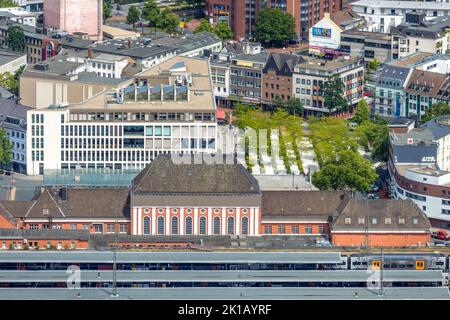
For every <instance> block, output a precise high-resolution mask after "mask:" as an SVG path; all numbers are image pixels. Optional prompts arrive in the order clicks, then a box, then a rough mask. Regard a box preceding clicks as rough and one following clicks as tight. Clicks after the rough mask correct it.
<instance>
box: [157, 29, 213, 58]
mask: <svg viewBox="0 0 450 320" xmlns="http://www.w3.org/2000/svg"><path fill="white" fill-rule="evenodd" d="M152 43H153V44H157V45H158V44H159V45H162V46H166V47H171V48H176V49H177V53H178V54H182V53H185V52H188V51H192V50H195V49H200V48H202V47H205V46H209V45H212V44H215V43H220V44H222V40H221V39H220V38H219V37H218V36H217V35H215V34H214V33H211V32H199V33H195V34H192V35H186V36H183V37H179V36H174V37H167V36H166V37H158V38H153V39H152Z"/></svg>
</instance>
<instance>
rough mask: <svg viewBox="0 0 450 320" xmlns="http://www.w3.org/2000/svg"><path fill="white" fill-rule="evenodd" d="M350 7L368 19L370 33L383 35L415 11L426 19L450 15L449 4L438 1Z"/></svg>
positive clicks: (364, 0)
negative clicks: (419, 12)
mask: <svg viewBox="0 0 450 320" xmlns="http://www.w3.org/2000/svg"><path fill="white" fill-rule="evenodd" d="M350 5H351V6H352V10H353V11H355V12H356V13H357V14H359V15H360V16H363V17H364V19H366V21H367V26H368V30H369V31H373V32H383V33H389V32H390V29H391V27H396V26H398V25H399V24H400V23H402V22H404V21H405V14H406V13H407V12H410V11H413V10H417V11H421V12H423V13H425V14H426V19H432V18H434V17H438V16H448V15H449V13H450V5H449V3H448V2H436V1H420V2H418V1H389V0H360V1H356V2H353V3H351V4H350Z"/></svg>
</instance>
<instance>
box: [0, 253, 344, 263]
mask: <svg viewBox="0 0 450 320" xmlns="http://www.w3.org/2000/svg"><path fill="white" fill-rule="evenodd" d="M0 261H2V262H61V263H63V262H65V263H72V262H79V263H84V262H86V263H88V262H105V263H112V261H113V252H112V251H71V252H66V251H61V252H52V251H40V252H36V251H0ZM117 261H118V262H122V263H140V262H146V263H148V262H149V261H151V262H152V263H341V255H340V254H339V253H338V252H264V251H258V252H230V251H225V252H217V251H216V252H176V251H169V252H162V251H160V252H132V251H119V252H117Z"/></svg>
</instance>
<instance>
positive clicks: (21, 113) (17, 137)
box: [0, 98, 32, 173]
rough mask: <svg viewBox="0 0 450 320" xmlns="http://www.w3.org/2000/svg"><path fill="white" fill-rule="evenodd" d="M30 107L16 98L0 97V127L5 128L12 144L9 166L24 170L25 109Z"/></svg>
mask: <svg viewBox="0 0 450 320" xmlns="http://www.w3.org/2000/svg"><path fill="white" fill-rule="evenodd" d="M31 109H32V108H30V107H27V106H24V105H22V104H20V103H19V102H18V101H17V100H12V99H3V98H1V99H0V127H2V128H3V129H5V130H6V134H7V135H8V138H9V141H10V142H11V145H12V163H11V168H10V169H12V170H14V171H17V172H20V173H25V172H26V165H27V159H26V150H27V122H26V119H27V111H29V110H31Z"/></svg>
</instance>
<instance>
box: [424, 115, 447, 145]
mask: <svg viewBox="0 0 450 320" xmlns="http://www.w3.org/2000/svg"><path fill="white" fill-rule="evenodd" d="M420 127H421V128H424V129H428V130H429V131H431V133H432V135H433V137H434V139H436V140H438V139H440V138H442V137H445V136H447V135H448V134H450V115H443V116H440V117H438V118H435V119H432V120H430V121H427V122H425V123H424V124H422V125H421V126H420Z"/></svg>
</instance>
